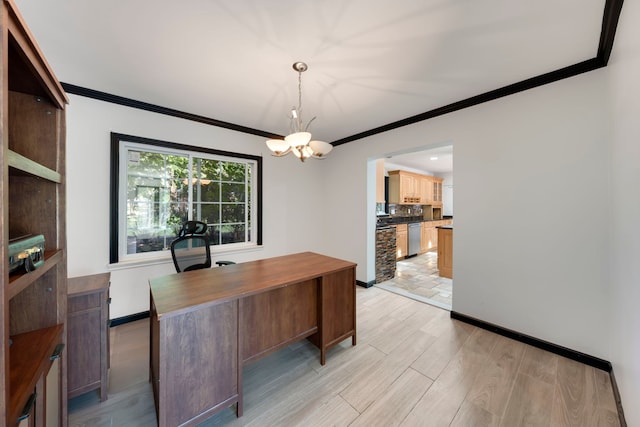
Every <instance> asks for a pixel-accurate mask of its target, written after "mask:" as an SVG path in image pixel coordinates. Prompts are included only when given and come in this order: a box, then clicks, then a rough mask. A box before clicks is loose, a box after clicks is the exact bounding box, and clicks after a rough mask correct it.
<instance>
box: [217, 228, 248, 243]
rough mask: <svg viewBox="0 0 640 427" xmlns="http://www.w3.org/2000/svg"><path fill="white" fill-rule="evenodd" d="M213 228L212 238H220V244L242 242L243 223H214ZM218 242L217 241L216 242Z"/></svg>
mask: <svg viewBox="0 0 640 427" xmlns="http://www.w3.org/2000/svg"><path fill="white" fill-rule="evenodd" d="M213 228H214V239H216V241H218V239H220V241H221V244H223V245H224V244H227V243H241V242H244V241H245V240H244V224H235V225H216V226H214V227H213ZM216 244H218V243H216Z"/></svg>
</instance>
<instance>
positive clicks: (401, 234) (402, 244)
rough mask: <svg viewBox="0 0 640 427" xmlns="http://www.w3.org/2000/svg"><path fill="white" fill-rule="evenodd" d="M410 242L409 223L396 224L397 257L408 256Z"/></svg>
mask: <svg viewBox="0 0 640 427" xmlns="http://www.w3.org/2000/svg"><path fill="white" fill-rule="evenodd" d="M408 244H409V239H408V233H407V224H398V225H396V259H402V258H404V257H405V256H407V250H408Z"/></svg>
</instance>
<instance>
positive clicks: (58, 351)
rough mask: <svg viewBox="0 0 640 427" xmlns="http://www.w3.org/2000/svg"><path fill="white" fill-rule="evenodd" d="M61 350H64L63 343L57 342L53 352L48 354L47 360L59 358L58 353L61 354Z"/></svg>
mask: <svg viewBox="0 0 640 427" xmlns="http://www.w3.org/2000/svg"><path fill="white" fill-rule="evenodd" d="M62 350H64V344H62V343H61V344H58V345H57V346H56V348H55V350H53V354H52V355H51V356H49V360H56V359H60V355H62Z"/></svg>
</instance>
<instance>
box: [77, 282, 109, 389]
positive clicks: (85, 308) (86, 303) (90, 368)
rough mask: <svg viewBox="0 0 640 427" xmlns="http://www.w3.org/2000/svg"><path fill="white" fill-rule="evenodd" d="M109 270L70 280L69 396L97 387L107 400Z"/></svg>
mask: <svg viewBox="0 0 640 427" xmlns="http://www.w3.org/2000/svg"><path fill="white" fill-rule="evenodd" d="M109 277H110V273H102V274H94V275H91V276H82V277H74V278H71V279H69V294H68V311H69V320H68V327H69V332H68V338H67V341H68V344H69V350H68V355H69V384H68V397H69V399H71V398H73V397H75V396H78V395H80V394H83V393H86V392H88V391H91V390H96V389H98V390H99V392H100V400H101V401H104V400H106V399H107V370H108V367H109Z"/></svg>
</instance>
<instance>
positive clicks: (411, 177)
mask: <svg viewBox="0 0 640 427" xmlns="http://www.w3.org/2000/svg"><path fill="white" fill-rule="evenodd" d="M389 203H392V204H399V205H438V206H442V178H437V177H435V176H430V175H421V174H417V173H413V172H407V171H403V170H396V171H389Z"/></svg>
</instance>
